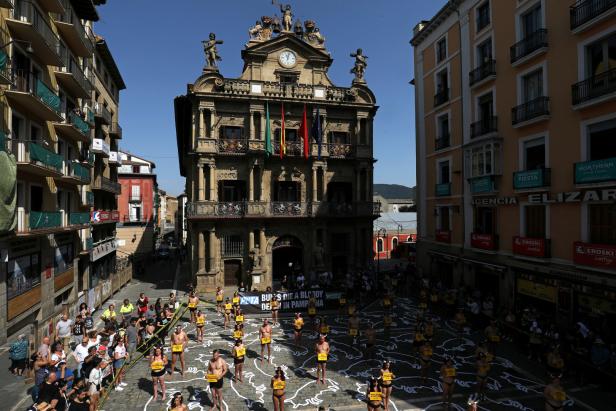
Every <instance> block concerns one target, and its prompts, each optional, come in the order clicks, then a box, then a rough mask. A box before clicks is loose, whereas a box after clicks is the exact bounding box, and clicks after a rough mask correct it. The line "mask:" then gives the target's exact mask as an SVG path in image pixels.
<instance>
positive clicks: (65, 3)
mask: <svg viewBox="0 0 616 411" xmlns="http://www.w3.org/2000/svg"><path fill="white" fill-rule="evenodd" d="M60 2H61V3H62V7H64V13H56V14H55V15H54V19H55V20H56V21H61V22H63V23H67V24H72V25H73V26H74V27H75V30H76V31H77V33H78V35H79V38H81V39H82V41H83V44H84V45H85V46H86V48H87V49H88V51H89V52H90V54H91V53H93V52H94V44H93V42H92V39H91V38H90V37H89V36H88V35H86V30H85V28H84V26H83V24H81V20H80V19H79V17H78V16H77V14H75V11H74V10H73V6H72V5H71V2H70V1H69V0H60Z"/></svg>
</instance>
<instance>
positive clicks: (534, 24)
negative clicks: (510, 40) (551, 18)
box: [520, 2, 543, 39]
mask: <svg viewBox="0 0 616 411" xmlns="http://www.w3.org/2000/svg"><path fill="white" fill-rule="evenodd" d="M520 23H521V25H522V27H521V29H522V39H526V38H528V37H530V36H531V35H532V34H533V33H535V32H536V31H537V30H539V29H541V28H542V26H543V25H542V23H541V2H539V3H538V4H537V6H535V7H533V8H532V9H530V10H529V11H527V12H526V13H524V14H523V15H522V16H520Z"/></svg>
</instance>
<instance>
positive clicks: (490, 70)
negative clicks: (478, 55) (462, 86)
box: [468, 59, 496, 86]
mask: <svg viewBox="0 0 616 411" xmlns="http://www.w3.org/2000/svg"><path fill="white" fill-rule="evenodd" d="M495 75H496V60H494V59H490V60H486V61H484V62H483V63H481V65H480V66H479V67H477V68H476V69H475V70H473V71H471V72H470V73H468V82H469V84H470V85H471V86H473V85H475V84H476V83H479V82H480V81H481V80H484V79H486V78H488V77H491V76H495Z"/></svg>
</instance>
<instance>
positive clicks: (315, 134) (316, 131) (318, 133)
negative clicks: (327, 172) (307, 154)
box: [310, 106, 323, 160]
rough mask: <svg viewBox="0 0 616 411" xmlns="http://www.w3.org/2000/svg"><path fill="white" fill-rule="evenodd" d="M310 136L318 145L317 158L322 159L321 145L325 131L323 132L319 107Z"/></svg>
mask: <svg viewBox="0 0 616 411" xmlns="http://www.w3.org/2000/svg"><path fill="white" fill-rule="evenodd" d="M310 135H311V136H312V138H314V140H315V141H316V142H317V144H318V155H317V158H318V159H319V160H320V159H321V145H322V143H323V130H321V115H320V114H319V107H318V106H317V114H316V118H315V119H314V121H313V122H312V129H311V130H310Z"/></svg>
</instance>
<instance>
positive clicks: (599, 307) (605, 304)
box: [578, 294, 616, 314]
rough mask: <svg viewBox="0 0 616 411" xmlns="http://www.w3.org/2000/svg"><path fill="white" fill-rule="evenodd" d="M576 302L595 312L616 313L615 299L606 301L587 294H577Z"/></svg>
mask: <svg viewBox="0 0 616 411" xmlns="http://www.w3.org/2000/svg"><path fill="white" fill-rule="evenodd" d="M578 304H579V305H580V307H583V308H584V309H585V310H586V311H589V312H592V313H596V314H616V301H608V300H605V299H603V298H597V297H594V296H592V295H588V294H578Z"/></svg>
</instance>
